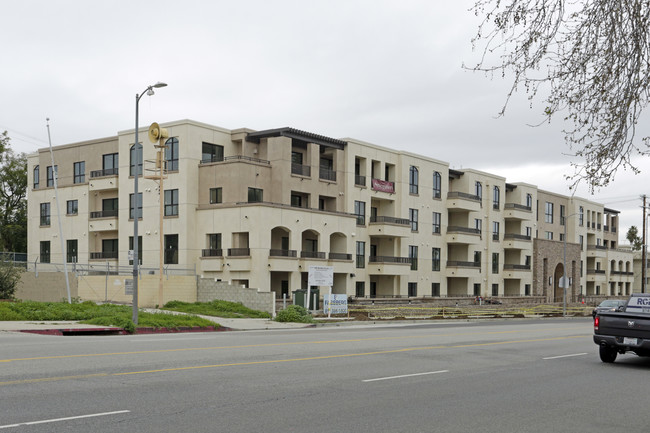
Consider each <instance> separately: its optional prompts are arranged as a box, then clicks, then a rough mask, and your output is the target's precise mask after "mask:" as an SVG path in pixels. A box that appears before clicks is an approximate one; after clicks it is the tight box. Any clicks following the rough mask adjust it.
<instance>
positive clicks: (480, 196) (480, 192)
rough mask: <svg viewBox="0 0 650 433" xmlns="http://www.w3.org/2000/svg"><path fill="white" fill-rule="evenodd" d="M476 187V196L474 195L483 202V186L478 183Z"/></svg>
mask: <svg viewBox="0 0 650 433" xmlns="http://www.w3.org/2000/svg"><path fill="white" fill-rule="evenodd" d="M475 185H476V188H475V192H476V194H474V195H476V196H477V197H478V199H479V200H482V199H483V184H482V183H481V182H476V184H475Z"/></svg>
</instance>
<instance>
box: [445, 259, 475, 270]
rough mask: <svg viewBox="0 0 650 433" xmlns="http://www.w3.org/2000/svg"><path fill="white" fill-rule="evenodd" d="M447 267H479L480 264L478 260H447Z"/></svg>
mask: <svg viewBox="0 0 650 433" xmlns="http://www.w3.org/2000/svg"><path fill="white" fill-rule="evenodd" d="M447 267H448V268H480V267H481V264H480V263H478V262H464V261H462V260H447Z"/></svg>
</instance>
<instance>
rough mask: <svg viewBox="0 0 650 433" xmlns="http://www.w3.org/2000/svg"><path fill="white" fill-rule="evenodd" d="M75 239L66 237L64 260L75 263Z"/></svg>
mask: <svg viewBox="0 0 650 433" xmlns="http://www.w3.org/2000/svg"><path fill="white" fill-rule="evenodd" d="M77 254H78V253H77V240H76V239H68V240H67V241H65V261H66V262H67V263H77V257H78V255H77Z"/></svg>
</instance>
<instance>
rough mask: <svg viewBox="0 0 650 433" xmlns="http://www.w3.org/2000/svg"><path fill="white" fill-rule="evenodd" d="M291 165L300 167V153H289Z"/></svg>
mask: <svg viewBox="0 0 650 433" xmlns="http://www.w3.org/2000/svg"><path fill="white" fill-rule="evenodd" d="M291 163H293V164H298V165H302V153H300V152H295V151H293V152H291Z"/></svg>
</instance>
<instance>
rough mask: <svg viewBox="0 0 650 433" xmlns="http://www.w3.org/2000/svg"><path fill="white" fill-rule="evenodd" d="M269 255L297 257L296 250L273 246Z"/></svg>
mask: <svg viewBox="0 0 650 433" xmlns="http://www.w3.org/2000/svg"><path fill="white" fill-rule="evenodd" d="M269 257H287V258H296V257H297V252H296V250H279V249H273V248H271V249H270V250H269Z"/></svg>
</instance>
